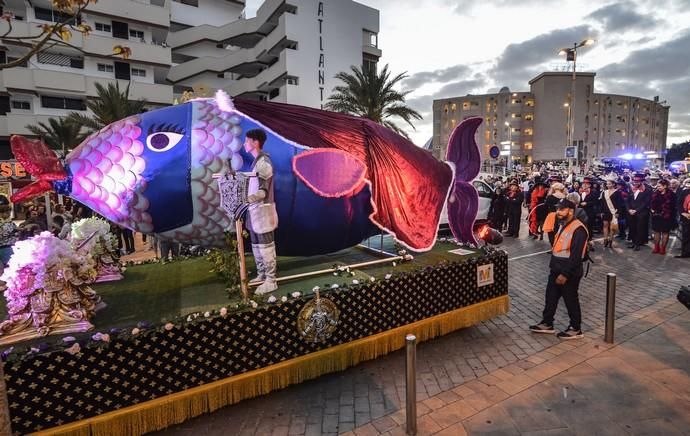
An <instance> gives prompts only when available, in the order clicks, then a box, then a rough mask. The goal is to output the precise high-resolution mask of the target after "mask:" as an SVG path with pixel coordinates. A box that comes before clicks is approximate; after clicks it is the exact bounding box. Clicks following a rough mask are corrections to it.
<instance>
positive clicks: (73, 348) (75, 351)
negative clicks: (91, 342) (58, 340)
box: [65, 342, 81, 356]
mask: <svg viewBox="0 0 690 436" xmlns="http://www.w3.org/2000/svg"><path fill="white" fill-rule="evenodd" d="M65 351H66V352H68V353H69V354H71V355H73V356H74V355H75V354H78V353H79V352H81V346H80V345H79V342H75V343H74V344H72V346H71V347H69V348H66V349H65Z"/></svg>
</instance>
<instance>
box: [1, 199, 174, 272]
mask: <svg viewBox="0 0 690 436" xmlns="http://www.w3.org/2000/svg"><path fill="white" fill-rule="evenodd" d="M50 203H51V207H50V210H51V211H52V213H51V216H50V218H51V219H50V220H49V219H48V213H47V208H46V203H45V199H44V198H43V197H41V198H38V199H36V200H34V201H32V202H27V203H23V204H17V205H12V204H10V202H9V200H8V199H7V198H6V197H4V196H2V195H0V264H2V265H7V262H8V261H9V257H10V256H11V254H12V245H14V243H15V242H16V241H19V240H24V239H27V238H30V237H32V236H35V235H38V234H39V233H42V232H45V231H49V232H51V233H52V234H53V235H55V236H56V237H58V238H60V239H68V238H69V236H70V233H71V231H72V223H73V222H75V221H78V220H80V219H83V218H91V217H92V216H94V212H93V211H92V210H91V209H89V208H88V207H87V206H85V205H83V204H80V203H78V202H75V201H72V200H71V199H70V198H68V197H65V198H63V199H62V203H59V202H57V201H56V199H51V201H50ZM13 214H14V215H15V217H14V218H16V217H17V216H19V217H24V219H23V220H21V219H20V220H14V219H13ZM15 221H21V223H20V224H19V225H17V224H16V223H15ZM110 231H111V232H112V233H113V235H115V237H116V239H117V241H118V248H119V250H120V254H121V255H127V254H132V253H134V252H135V251H136V247H135V244H134V233H133V232H132V230H130V229H126V228H124V227H120V226H118V225H116V224H114V223H111V224H110ZM141 238H142V247H143V249H145V250H156V251H157V252H159V253H160V259H161V260H162V261H167V260H168V259H175V258H177V257H178V256H179V255H180V245H179V244H178V243H177V242H172V241H163V240H158V238H156V237H155V236H151V235H149V236H148V237H147V235H143V234H142V235H141Z"/></svg>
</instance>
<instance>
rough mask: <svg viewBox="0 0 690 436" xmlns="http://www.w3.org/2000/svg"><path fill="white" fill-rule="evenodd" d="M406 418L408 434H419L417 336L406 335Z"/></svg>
mask: <svg viewBox="0 0 690 436" xmlns="http://www.w3.org/2000/svg"><path fill="white" fill-rule="evenodd" d="M405 345H406V346H405V348H406V359H405V418H406V421H407V434H408V435H415V434H417V337H416V336H415V335H407V336H405Z"/></svg>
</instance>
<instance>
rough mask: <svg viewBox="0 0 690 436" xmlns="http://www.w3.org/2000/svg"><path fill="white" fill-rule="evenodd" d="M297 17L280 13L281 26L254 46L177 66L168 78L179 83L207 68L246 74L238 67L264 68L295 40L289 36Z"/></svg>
mask: <svg viewBox="0 0 690 436" xmlns="http://www.w3.org/2000/svg"><path fill="white" fill-rule="evenodd" d="M295 20H296V18H295V17H294V16H293V15H290V14H285V15H281V16H280V18H279V19H278V27H276V28H275V29H273V31H272V32H271V33H270V34H269V35H268V36H267V37H265V38H264V39H262V40H261V42H259V43H258V44H257V45H256V46H255V47H253V48H251V49H244V50H239V51H235V52H228V53H227V54H226V55H225V56H222V57H211V56H204V57H200V58H196V59H193V60H191V61H189V62H184V63H182V64H179V65H175V66H173V67H172V68H170V71H169V72H168V80H169V81H171V82H173V83H178V82H180V81H182V80H184V79H187V78H189V77H192V76H196V75H198V74H200V73H203V72H206V71H211V72H215V73H222V72H226V71H230V72H237V73H240V74H246V73H245V72H244V71H238V70H237V68H239V67H241V66H246V65H247V64H258V67H261V65H263V64H266V63H270V62H272V61H274V60H275V59H276V58H278V57H279V56H280V53H281V52H282V51H283V50H285V48H286V46H287V45H289V44H290V43H291V41H293V40H294V39H293V38H290V35H288V29H294V24H292V25H291V23H294V22H295Z"/></svg>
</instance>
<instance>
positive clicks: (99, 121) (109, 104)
mask: <svg viewBox="0 0 690 436" xmlns="http://www.w3.org/2000/svg"><path fill="white" fill-rule="evenodd" d="M96 93H97V94H98V98H96V99H94V100H89V101H87V102H86V107H87V108H88V109H89V110H90V111H91V112H93V116H89V115H84V114H81V113H79V112H72V113H70V114H69V115H68V116H67V120H69V121H70V122H73V123H74V124H77V125H78V126H81V127H85V128H86V129H88V130H89V131H90V132H93V131H95V130H100V129H102V128H103V127H105V126H107V125H108V124H110V123H113V122H115V121H118V120H121V119H123V118H127V117H128V116H130V115H136V114H140V113H142V112H143V111H144V108H145V106H146V101H145V100H135V101H132V100H129V98H128V96H129V84H128V85H127V88H125V90H124V91H120V85H119V83H117V82H116V83H115V84H113V83H108V86H107V87H105V86H103V85H101V84H100V83H96Z"/></svg>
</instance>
